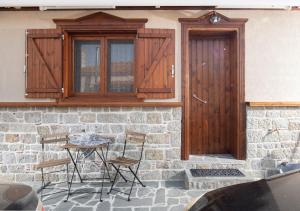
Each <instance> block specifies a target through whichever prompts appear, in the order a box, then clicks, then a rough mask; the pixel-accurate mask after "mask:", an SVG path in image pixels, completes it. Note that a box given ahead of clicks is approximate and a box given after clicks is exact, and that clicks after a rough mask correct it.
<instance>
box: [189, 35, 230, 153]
mask: <svg viewBox="0 0 300 211" xmlns="http://www.w3.org/2000/svg"><path fill="white" fill-rule="evenodd" d="M189 45H190V48H189V49H190V57H189V58H190V71H191V74H190V75H191V88H190V97H191V108H190V109H191V116H190V126H191V129H190V131H191V134H190V137H191V142H190V143H191V146H190V149H191V152H190V153H191V154H224V153H230V152H231V151H232V150H231V148H232V147H233V146H232V144H231V142H232V140H231V139H232V135H230V134H232V133H231V131H232V129H231V125H232V117H231V102H232V99H231V98H232V96H233V95H232V93H231V84H232V83H231V71H230V70H231V64H230V63H231V62H230V58H231V52H230V38H229V37H227V36H219V37H199V36H196V37H191V38H190V43H189Z"/></svg>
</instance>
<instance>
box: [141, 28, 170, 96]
mask: <svg viewBox="0 0 300 211" xmlns="http://www.w3.org/2000/svg"><path fill="white" fill-rule="evenodd" d="M137 36H138V39H137V44H136V45H137V51H136V52H137V53H136V54H137V55H136V87H137V96H138V97H139V98H173V97H175V69H174V68H175V66H174V65H175V30H173V29H139V30H138V35H137Z"/></svg>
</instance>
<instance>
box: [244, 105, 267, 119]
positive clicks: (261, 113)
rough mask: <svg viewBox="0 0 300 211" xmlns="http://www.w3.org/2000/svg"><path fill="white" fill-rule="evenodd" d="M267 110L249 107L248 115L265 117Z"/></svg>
mask: <svg viewBox="0 0 300 211" xmlns="http://www.w3.org/2000/svg"><path fill="white" fill-rule="evenodd" d="M265 115H266V110H265V109H264V108H259V107H258V108H250V109H247V116H249V117H265Z"/></svg>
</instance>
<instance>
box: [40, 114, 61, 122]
mask: <svg viewBox="0 0 300 211" xmlns="http://www.w3.org/2000/svg"><path fill="white" fill-rule="evenodd" d="M58 120H59V115H58V114H54V113H46V114H43V115H42V122H43V123H58Z"/></svg>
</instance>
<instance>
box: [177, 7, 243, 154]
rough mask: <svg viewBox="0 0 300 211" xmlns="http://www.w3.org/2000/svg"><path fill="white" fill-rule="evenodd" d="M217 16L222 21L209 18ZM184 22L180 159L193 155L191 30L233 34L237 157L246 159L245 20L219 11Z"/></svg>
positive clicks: (182, 21) (183, 19)
mask: <svg viewBox="0 0 300 211" xmlns="http://www.w3.org/2000/svg"><path fill="white" fill-rule="evenodd" d="M212 15H217V16H218V17H219V18H220V20H219V22H218V23H215V24H212V23H211V22H210V18H211V16H212ZM178 20H179V22H180V23H181V53H182V55H181V71H182V86H181V94H182V102H183V110H182V135H181V136H182V141H181V159H182V160H188V159H189V155H190V121H189V120H190V105H191V98H190V86H191V81H190V70H189V34H190V32H191V31H201V32H204V33H205V32H220V33H221V32H233V33H235V34H236V36H235V40H234V43H235V46H234V47H235V51H236V53H235V54H236V55H235V64H236V68H235V70H233V71H235V73H236V77H235V80H236V89H235V90H234V92H235V95H234V96H235V97H236V98H237V99H236V100H235V101H236V103H235V108H234V109H235V110H236V112H235V115H234V122H235V124H236V125H235V126H236V130H235V131H234V137H233V138H234V142H235V146H236V147H235V149H234V152H233V154H234V156H235V157H236V158H237V159H241V160H244V159H246V103H245V23H246V22H247V20H248V19H245V18H234V19H232V18H228V17H226V16H224V15H222V14H219V13H217V12H214V11H212V12H209V13H207V14H205V15H203V16H200V17H199V18H179V19H178Z"/></svg>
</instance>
